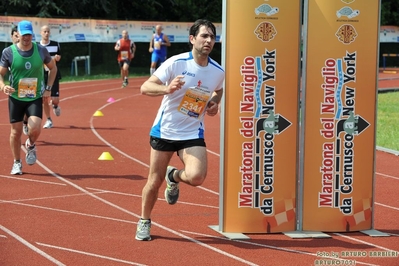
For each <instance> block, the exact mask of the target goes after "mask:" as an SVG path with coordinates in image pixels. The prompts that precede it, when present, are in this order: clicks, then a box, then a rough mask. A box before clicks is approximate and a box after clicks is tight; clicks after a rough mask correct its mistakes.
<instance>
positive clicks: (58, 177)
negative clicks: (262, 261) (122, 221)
mask: <svg viewBox="0 0 399 266" xmlns="http://www.w3.org/2000/svg"><path fill="white" fill-rule="evenodd" d="M36 163H37V164H38V165H40V167H42V168H43V169H44V170H45V171H47V172H48V173H49V174H51V175H52V176H54V177H55V178H57V179H58V180H60V181H62V182H65V183H67V184H68V185H70V186H72V187H74V188H76V189H77V190H79V191H81V192H83V193H86V194H87V195H88V196H90V197H93V198H95V199H97V200H99V201H101V202H103V203H104V204H106V205H108V206H110V207H113V208H115V209H117V210H120V211H122V212H124V213H127V214H130V215H131V216H134V217H136V218H137V219H139V218H140V215H139V214H136V213H133V212H131V211H128V210H126V209H124V208H122V207H120V206H119V205H116V204H114V203H112V202H110V201H107V200H105V199H103V198H101V197H99V196H97V195H96V194H94V193H91V192H90V191H88V190H86V189H84V188H82V187H80V186H78V185H76V184H74V183H73V182H71V181H69V180H67V179H65V178H63V177H61V176H59V175H57V174H56V173H54V172H53V171H51V170H50V169H49V168H48V167H47V166H45V165H44V164H42V163H41V162H40V161H39V160H38V161H36ZM151 224H152V225H154V226H157V227H159V228H161V229H162V230H164V231H167V232H169V233H171V234H173V235H176V236H179V237H181V238H183V239H186V240H188V241H191V242H193V243H195V244H198V245H200V246H202V247H204V248H207V249H210V250H212V251H215V252H216V253H219V254H221V255H226V254H227V253H226V252H224V251H222V250H220V249H217V248H215V247H213V246H211V245H208V244H205V243H202V242H200V241H198V240H196V239H193V238H191V237H189V236H186V235H184V234H182V233H179V232H178V231H175V230H173V229H171V228H169V227H166V226H163V225H161V224H159V223H156V222H153V221H152V222H151ZM229 256H230V257H231V258H233V259H236V260H238V261H244V259H242V258H239V257H236V256H234V255H232V254H231V255H229ZM248 263H249V265H256V264H251V263H250V262H248Z"/></svg>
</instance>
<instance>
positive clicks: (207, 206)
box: [86, 187, 219, 209]
mask: <svg viewBox="0 0 399 266" xmlns="http://www.w3.org/2000/svg"><path fill="white" fill-rule="evenodd" d="M86 189H88V190H93V191H98V192H103V193H110V194H116V195H123V196H129V197H136V198H141V195H137V194H129V193H123V192H118V191H112V190H104V189H98V188H90V187H86ZM157 201H165V202H166V200H165V199H164V198H157ZM178 204H184V205H192V206H197V207H205V208H212V209H219V206H211V205H204V204H198V203H192V202H187V201H180V200H179V201H178Z"/></svg>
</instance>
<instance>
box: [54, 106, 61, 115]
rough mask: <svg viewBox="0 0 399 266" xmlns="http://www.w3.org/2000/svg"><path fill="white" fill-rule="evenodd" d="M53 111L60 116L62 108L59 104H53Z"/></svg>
mask: <svg viewBox="0 0 399 266" xmlns="http://www.w3.org/2000/svg"><path fill="white" fill-rule="evenodd" d="M53 113H54V114H55V115H56V116H60V115H61V108H60V107H59V106H58V105H57V106H55V105H53Z"/></svg>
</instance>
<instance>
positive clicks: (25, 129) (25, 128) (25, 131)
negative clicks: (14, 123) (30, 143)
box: [22, 121, 29, 136]
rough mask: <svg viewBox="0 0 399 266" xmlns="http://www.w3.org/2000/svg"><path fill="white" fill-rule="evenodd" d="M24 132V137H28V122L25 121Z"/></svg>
mask: <svg viewBox="0 0 399 266" xmlns="http://www.w3.org/2000/svg"><path fill="white" fill-rule="evenodd" d="M22 132H24V135H27V136H28V134H29V128H28V122H26V123H25V121H24V122H23V126H22Z"/></svg>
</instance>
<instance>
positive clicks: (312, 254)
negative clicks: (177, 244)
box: [181, 230, 378, 266]
mask: <svg viewBox="0 0 399 266" xmlns="http://www.w3.org/2000/svg"><path fill="white" fill-rule="evenodd" d="M181 231H182V232H183V233H186V234H192V235H198V236H202V237H209V238H216V239H220V240H225V241H232V242H238V243H242V244H247V245H250V246H258V247H263V248H270V249H274V250H278V251H284V252H289V253H297V254H301V255H309V256H314V257H319V256H318V255H317V254H315V253H310V252H306V251H300V250H295V249H288V248H281V247H276V246H270V245H265V244H259V243H255V242H248V241H244V240H238V239H234V240H233V239H228V238H223V237H217V236H213V235H207V234H202V233H197V232H192V231H185V230H181ZM319 258H320V257H319ZM324 258H325V259H327V257H324ZM328 259H332V260H339V261H343V262H344V261H347V260H348V259H343V258H330V257H328ZM356 264H362V265H368V266H378V265H375V264H370V263H365V262H360V261H356ZM331 265H337V264H333V263H331ZM342 265H344V264H342Z"/></svg>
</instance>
